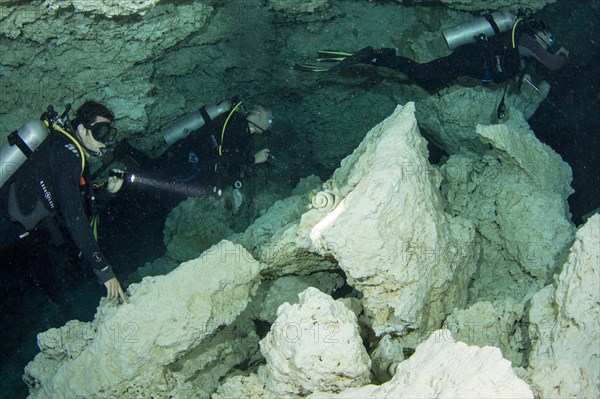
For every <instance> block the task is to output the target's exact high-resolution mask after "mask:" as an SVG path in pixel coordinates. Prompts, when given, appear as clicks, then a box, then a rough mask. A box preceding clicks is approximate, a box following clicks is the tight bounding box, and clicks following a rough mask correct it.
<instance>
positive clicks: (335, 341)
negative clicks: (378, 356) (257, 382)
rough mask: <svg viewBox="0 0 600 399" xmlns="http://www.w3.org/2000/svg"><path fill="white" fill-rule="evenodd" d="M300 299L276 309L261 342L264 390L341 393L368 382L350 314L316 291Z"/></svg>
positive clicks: (362, 351) (365, 359) (362, 350)
mask: <svg viewBox="0 0 600 399" xmlns="http://www.w3.org/2000/svg"><path fill="white" fill-rule="evenodd" d="M299 299H300V301H299V303H298V304H297V305H290V304H288V303H285V304H283V305H281V306H280V307H279V310H278V312H277V313H278V314H277V319H276V320H275V322H274V323H273V326H272V327H271V330H270V332H269V333H268V334H267V336H266V337H265V338H264V339H263V340H262V341H261V342H260V346H261V352H262V354H263V356H264V357H265V359H266V361H267V364H266V366H265V367H264V368H262V369H261V370H260V371H259V376H260V378H261V380H262V381H263V382H264V383H265V386H266V388H267V390H268V392H273V393H275V394H277V395H284V396H285V395H289V394H295V395H306V394H307V393H310V392H315V391H324V392H340V391H342V390H344V389H345V388H349V387H353V386H361V385H364V384H366V383H368V382H369V369H370V365H371V360H370V359H369V356H368V355H367V351H366V350H365V348H364V346H363V344H362V339H361V337H360V334H359V327H358V323H357V321H356V316H355V315H354V313H352V312H351V311H350V310H349V309H347V308H346V307H345V306H344V304H342V303H341V302H336V301H334V300H333V299H332V298H331V297H330V296H328V295H326V294H323V293H322V292H320V291H319V290H317V289H315V288H307V289H306V290H305V291H304V292H302V293H301V294H300V295H299Z"/></svg>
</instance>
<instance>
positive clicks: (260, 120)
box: [246, 112, 273, 134]
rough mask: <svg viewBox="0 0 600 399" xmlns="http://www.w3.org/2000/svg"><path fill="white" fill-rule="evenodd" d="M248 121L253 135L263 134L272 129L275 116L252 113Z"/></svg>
mask: <svg viewBox="0 0 600 399" xmlns="http://www.w3.org/2000/svg"><path fill="white" fill-rule="evenodd" d="M246 120H247V121H248V129H249V130H250V133H251V134H256V133H263V132H265V131H267V130H269V129H270V128H271V124H272V123H273V116H272V115H267V114H266V113H264V112H251V113H250V114H249V115H248V117H247V118H246Z"/></svg>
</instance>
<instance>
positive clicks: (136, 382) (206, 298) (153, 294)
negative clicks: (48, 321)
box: [24, 241, 260, 398]
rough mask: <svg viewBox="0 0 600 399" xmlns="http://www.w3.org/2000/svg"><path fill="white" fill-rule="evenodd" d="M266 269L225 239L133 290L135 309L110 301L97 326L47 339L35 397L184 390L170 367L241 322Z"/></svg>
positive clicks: (30, 370)
mask: <svg viewBox="0 0 600 399" xmlns="http://www.w3.org/2000/svg"><path fill="white" fill-rule="evenodd" d="M258 271H259V267H258V262H256V261H255V260H254V259H252V257H251V256H250V255H249V254H248V253H247V252H246V251H245V250H244V249H243V248H242V247H240V246H238V245H235V244H232V243H230V242H228V241H222V242H220V243H219V244H217V245H215V246H214V247H212V248H211V250H209V251H207V252H206V253H205V254H204V255H203V256H201V257H199V258H197V259H195V260H192V261H189V262H186V263H183V264H182V265H180V266H179V267H178V268H177V269H176V270H174V271H173V272H171V273H169V274H168V275H166V276H159V277H148V278H146V279H144V280H143V281H142V283H140V284H134V285H132V286H130V288H129V294H130V299H129V303H126V304H122V305H120V306H118V307H116V306H114V305H111V304H108V303H104V304H103V305H101V306H100V308H99V309H98V314H97V315H96V319H95V320H94V321H93V322H91V323H79V324H77V325H73V324H72V323H71V324H68V325H66V326H64V327H63V328H61V329H59V330H58V331H57V330H49V331H47V332H45V333H42V334H40V335H39V337H38V340H39V346H40V349H41V350H42V352H41V353H39V354H38V355H37V356H36V358H35V360H34V361H32V362H31V363H30V364H29V365H28V366H27V368H26V371H25V377H24V379H25V381H26V382H27V383H28V385H29V386H30V393H31V395H30V397H31V398H48V397H89V398H107V397H114V398H134V397H139V396H140V395H142V393H143V395H151V396H155V397H165V396H168V395H169V394H170V393H173V392H177V389H178V386H177V385H176V378H175V377H174V376H173V374H174V373H173V371H172V370H171V369H170V365H172V364H174V363H175V362H176V361H177V360H178V359H180V358H181V357H182V356H183V355H187V354H189V353H190V352H192V351H193V349H194V348H195V347H198V346H199V345H200V343H201V342H202V341H203V340H204V339H206V338H207V337H209V336H211V335H212V334H214V332H215V330H217V329H219V328H220V327H221V326H224V325H229V324H231V323H232V322H233V321H234V320H235V318H236V317H237V316H238V315H239V314H240V313H241V312H242V311H243V310H244V308H245V307H246V305H247V303H248V300H249V298H250V296H251V295H253V293H254V290H255V289H256V287H257V284H258V282H259V280H260V277H259V274H258ZM72 341H75V343H73V342H72ZM82 371H85V372H82Z"/></svg>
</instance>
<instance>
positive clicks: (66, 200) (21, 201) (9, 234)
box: [0, 133, 114, 283]
mask: <svg viewBox="0 0 600 399" xmlns="http://www.w3.org/2000/svg"><path fill="white" fill-rule="evenodd" d="M82 156H83V154H81V153H80V151H79V150H78V148H77V147H76V146H75V144H74V143H73V142H71V141H70V140H68V139H66V138H64V137H63V136H62V135H60V134H59V133H55V134H51V135H50V136H49V137H48V138H47V139H46V140H45V141H44V142H43V143H42V144H41V145H40V147H39V148H38V149H37V150H36V151H34V152H33V154H32V155H31V157H30V158H29V159H28V160H27V161H26V162H25V163H24V164H23V165H22V166H21V167H20V168H19V169H18V170H17V171H16V172H15V174H14V175H13V176H11V178H10V179H9V180H8V181H7V182H6V183H5V184H4V186H3V187H2V188H1V189H0V250H4V249H7V248H8V246H9V245H10V244H12V243H13V242H14V241H17V240H18V239H19V236H20V235H22V234H24V233H25V232H27V231H32V230H34V229H35V228H36V227H39V226H41V225H42V224H44V222H48V220H50V218H53V217H55V216H56V215H60V216H62V217H63V219H64V222H65V224H66V226H67V228H68V230H69V233H70V235H71V238H72V239H73V241H74V242H75V244H76V245H77V247H78V248H79V249H80V250H81V252H82V255H83V258H84V260H86V261H87V262H89V263H90V264H91V265H92V267H93V269H94V272H95V273H96V275H97V276H98V281H99V282H100V283H104V282H106V281H108V280H110V279H111V278H113V277H114V273H113V271H112V268H111V267H110V266H109V264H108V262H107V261H106V258H105V257H104V255H103V254H102V251H101V250H100V248H99V247H98V244H97V242H96V240H95V238H94V234H93V232H92V229H91V227H90V224H89V221H88V217H87V215H86V211H85V207H84V203H83V197H82V188H81V187H80V182H81V178H82V170H81V167H82V162H81V157H82ZM86 169H87V168H86ZM88 175H89V174H88V173H87V170H86V171H85V172H84V174H83V176H84V177H86V176H88ZM16 220H18V222H17V221H16ZM105 268H106V269H105ZM103 269H105V270H103Z"/></svg>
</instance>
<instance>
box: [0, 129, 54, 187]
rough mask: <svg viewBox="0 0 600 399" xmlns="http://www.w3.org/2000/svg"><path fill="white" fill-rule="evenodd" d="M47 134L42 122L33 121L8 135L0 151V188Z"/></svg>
mask: <svg viewBox="0 0 600 399" xmlns="http://www.w3.org/2000/svg"><path fill="white" fill-rule="evenodd" d="M48 134H49V132H48V128H47V127H46V125H45V124H44V122H42V121H40V120H36V119H33V120H30V121H27V122H25V123H24V124H23V125H22V126H21V127H20V128H19V129H18V130H15V131H14V132H12V133H11V134H9V135H8V137H7V139H8V140H7V141H8V142H7V143H5V144H4V145H3V146H2V149H1V150H0V187H2V186H3V185H4V183H6V181H7V180H8V179H9V178H10V177H11V176H12V175H13V174H14V173H15V171H16V170H17V169H18V168H19V167H20V166H21V165H23V163H24V162H25V161H26V160H27V158H28V157H29V156H30V155H31V153H32V152H33V151H35V149H36V148H38V147H39V146H40V144H41V143H42V142H43V141H44V140H45V139H46V137H48Z"/></svg>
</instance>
